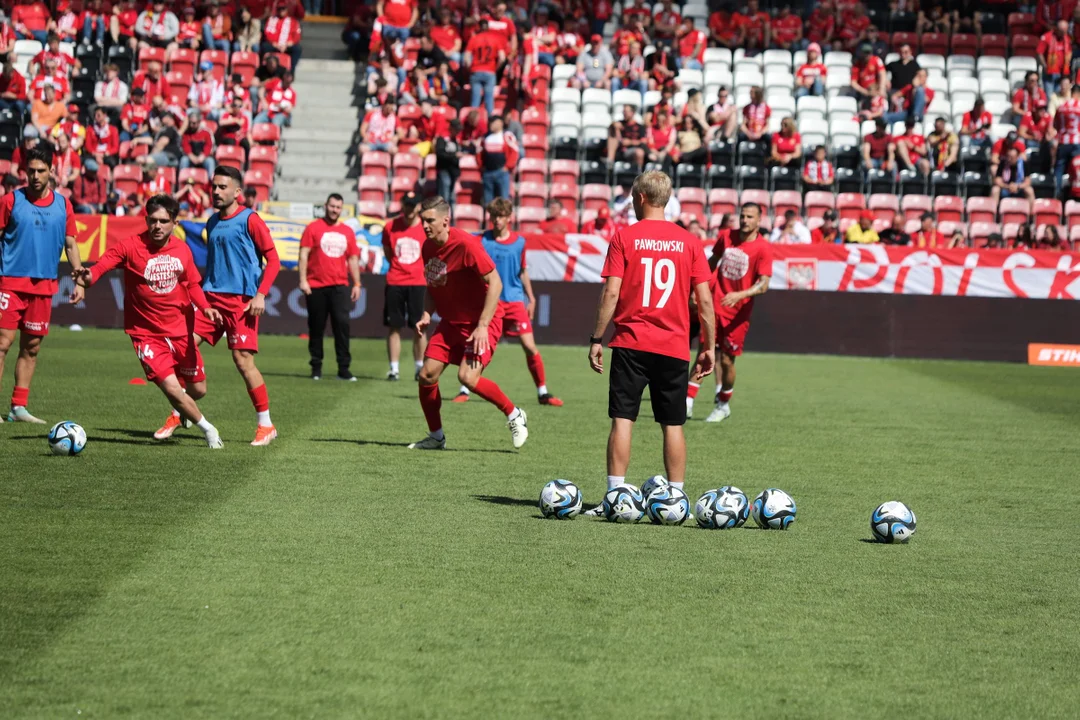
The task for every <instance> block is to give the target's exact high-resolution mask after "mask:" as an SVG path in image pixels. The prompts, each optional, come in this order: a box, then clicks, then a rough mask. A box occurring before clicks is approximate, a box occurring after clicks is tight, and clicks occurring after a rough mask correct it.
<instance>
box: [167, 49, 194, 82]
mask: <svg viewBox="0 0 1080 720" xmlns="http://www.w3.org/2000/svg"><path fill="white" fill-rule="evenodd" d="M198 61H199V56H198V54H197V53H196V52H195V51H194V50H189V49H187V48H177V49H176V50H174V51H173V54H172V57H171V58H169V69H170V70H174V71H176V72H181V73H184V75H185V76H186V77H189V78H191V77H194V76H195V64H196V63H197V62H198Z"/></svg>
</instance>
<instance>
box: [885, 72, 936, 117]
mask: <svg viewBox="0 0 1080 720" xmlns="http://www.w3.org/2000/svg"><path fill="white" fill-rule="evenodd" d="M892 99H893V104H894V105H896V106H897V107H899V108H900V110H897V111H895V112H887V113H885V122H888V123H895V122H902V121H903V120H904V119H905V118H907V117H913V118H915V122H922V121H923V118H924V117H926V108H927V106H928V105H929V104H930V103H932V102H933V101H934V91H933V90H931V89H930V88H928V87H926V71H925V70H919V72H917V73H915V78H914V79H913V80H912V81H911V84H910V85H906V86H904V87H902V88H900V89H899V90H897V91H896V92H894V93H893V97H892Z"/></svg>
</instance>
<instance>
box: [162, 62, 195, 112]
mask: <svg viewBox="0 0 1080 720" xmlns="http://www.w3.org/2000/svg"><path fill="white" fill-rule="evenodd" d="M165 82H166V83H168V85H169V92H170V93H172V94H173V95H175V96H177V97H181V98H183V99H184V102H183V104H182V105H181V107H184V106H185V105H187V96H188V90H190V89H191V78H190V77H185V76H184V73H182V72H177V71H176V70H170V71H169V72H167V73H165Z"/></svg>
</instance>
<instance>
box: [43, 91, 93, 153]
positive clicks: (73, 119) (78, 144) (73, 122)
mask: <svg viewBox="0 0 1080 720" xmlns="http://www.w3.org/2000/svg"><path fill="white" fill-rule="evenodd" d="M67 110H68V114H67V117H66V118H64V119H63V120H61V121H60V122H58V123H56V125H54V126H53V129H52V138H51V140H52V143H53V144H54V145H55V144H56V136H57V135H59V134H60V133H64V134H65V135H67V136H68V140H70V141H71V147H73V148H74V149H75V151H76V152H81V151H82V146H83V143H85V142H86V128H85V127H83V125H82V123H80V122H79V106H78V105H76V104H75V103H68V108H67Z"/></svg>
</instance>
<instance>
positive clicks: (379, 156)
mask: <svg viewBox="0 0 1080 720" xmlns="http://www.w3.org/2000/svg"><path fill="white" fill-rule="evenodd" d="M252 149H254V148H252ZM360 174H361V175H381V176H382V177H389V176H390V155H389V154H388V153H384V152H368V153H364V154H363V156H362V157H361V159H360Z"/></svg>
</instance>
